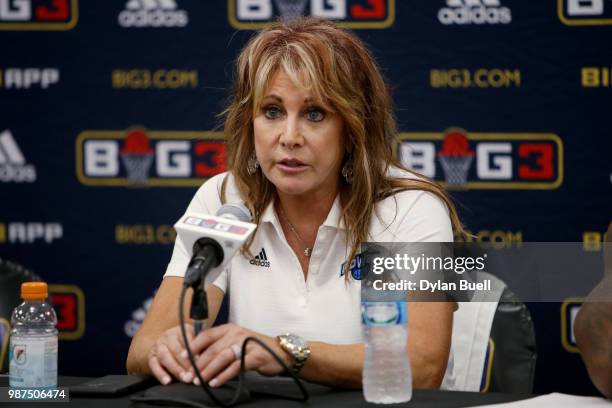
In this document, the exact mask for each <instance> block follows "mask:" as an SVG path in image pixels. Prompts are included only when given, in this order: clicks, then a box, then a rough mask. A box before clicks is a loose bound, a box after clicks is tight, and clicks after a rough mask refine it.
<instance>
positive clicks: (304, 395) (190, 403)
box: [132, 284, 309, 408]
mask: <svg viewBox="0 0 612 408" xmlns="http://www.w3.org/2000/svg"><path fill="white" fill-rule="evenodd" d="M188 288H189V286H188V285H186V284H183V287H182V289H181V294H180V299H179V324H180V328H181V336H182V338H183V343H184V345H185V349H186V350H187V356H188V357H189V363H190V364H191V367H192V368H193V370H194V372H195V374H196V376H197V377H198V379H199V380H200V386H201V387H202V389H204V392H206V394H207V395H208V397H209V398H210V399H211V400H212V401H213V402H214V403H215V404H217V405H220V406H222V407H224V408H228V407H231V406H233V405H235V404H236V403H237V402H238V400H239V399H240V396H241V395H242V392H243V389H244V384H245V380H244V374H245V369H244V367H245V357H246V346H247V344H248V343H249V341H253V342H255V343H257V344H259V345H260V346H262V347H263V348H264V350H266V351H267V352H268V353H270V354H271V355H272V357H274V359H275V360H276V361H277V362H278V363H279V364H280V365H281V366H282V367H283V368H284V369H285V372H287V373H288V374H289V375H290V376H291V378H292V379H293V381H294V382H295V384H296V385H297V386H298V388H299V389H300V391H301V392H302V397H301V398H299V397H292V396H284V395H277V394H271V393H260V394H262V395H269V396H275V397H282V398H285V399H290V400H293V401H308V398H309V395H308V391H307V390H306V388H305V387H304V384H302V381H300V379H299V378H298V377H297V375H295V373H294V372H293V370H292V369H290V368H289V367H288V366H287V364H285V362H284V361H283V360H282V359H281V358H280V357H279V356H278V355H277V354H276V353H275V352H274V351H273V350H272V349H271V348H270V347H269V346H268V345H267V344H265V343H264V342H263V341H262V340H260V339H258V338H257V337H247V338H246V339H244V341H243V342H242V348H241V354H240V373H239V374H238V388H237V389H236V393H235V394H234V396H233V397H232V399H231V400H230V401H229V402H224V401H221V400H220V399H218V398H217V397H216V396H215V395H214V393H213V392H212V390H211V388H210V386H209V385H208V383H207V382H206V381H204V379H203V378H202V375H201V374H200V370H198V366H197V365H196V362H195V358H194V356H193V353H192V352H191V348H190V347H189V341H188V339H187V332H186V330H185V312H184V311H183V303H185V295H186V293H187V289H188ZM132 401H134V402H148V403H174V404H183V405H186V406H191V407H195V408H208V405H204V404H200V403H199V402H195V401H189V400H185V399H178V398H165V397H134V398H132Z"/></svg>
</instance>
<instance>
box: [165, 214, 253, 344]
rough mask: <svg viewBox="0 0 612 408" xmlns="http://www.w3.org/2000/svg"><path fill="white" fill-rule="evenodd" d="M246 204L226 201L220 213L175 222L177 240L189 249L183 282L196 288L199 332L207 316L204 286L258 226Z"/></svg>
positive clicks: (194, 309) (193, 314) (194, 306)
mask: <svg viewBox="0 0 612 408" xmlns="http://www.w3.org/2000/svg"><path fill="white" fill-rule="evenodd" d="M250 221H251V212H250V211H249V209H248V208H246V207H245V206H244V204H225V205H223V206H221V208H220V209H219V210H218V211H217V214H216V215H214V216H212V215H207V214H201V213H197V212H188V213H186V214H185V215H184V216H183V217H182V218H181V219H180V220H179V221H178V222H177V223H176V224H175V225H174V228H175V230H176V233H177V239H181V240H182V241H183V243H184V245H185V248H186V249H187V250H188V251H190V253H189V255H191V260H190V261H189V265H188V267H187V271H186V272H185V278H184V280H183V285H184V286H186V287H192V288H193V289H194V293H193V298H192V301H191V315H190V317H191V318H192V319H193V321H194V328H195V329H196V335H197V334H198V333H199V332H200V331H201V329H202V325H203V322H204V321H205V320H206V319H207V318H208V305H207V303H208V302H207V299H206V292H205V290H204V289H205V288H206V286H207V285H208V284H210V283H212V282H213V281H214V280H215V279H217V277H218V276H219V275H220V274H221V272H222V271H223V269H225V267H226V266H227V264H228V263H229V262H230V261H231V259H232V258H233V257H234V255H235V254H236V252H237V251H238V249H239V248H240V247H241V246H242V245H243V244H244V243H245V241H246V240H247V239H248V238H249V236H250V235H251V234H252V233H253V231H255V228H256V227H257V226H256V225H255V224H253V223H251V222H250Z"/></svg>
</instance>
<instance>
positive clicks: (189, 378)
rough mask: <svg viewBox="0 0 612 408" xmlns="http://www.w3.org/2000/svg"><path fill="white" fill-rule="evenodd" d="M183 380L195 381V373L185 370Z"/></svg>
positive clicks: (182, 375) (187, 381)
mask: <svg viewBox="0 0 612 408" xmlns="http://www.w3.org/2000/svg"><path fill="white" fill-rule="evenodd" d="M181 380H183V382H186V383H190V382H191V381H193V375H191V373H188V372H183V374H181Z"/></svg>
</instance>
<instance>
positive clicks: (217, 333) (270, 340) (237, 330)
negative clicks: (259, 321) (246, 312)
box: [189, 323, 291, 387]
mask: <svg viewBox="0 0 612 408" xmlns="http://www.w3.org/2000/svg"><path fill="white" fill-rule="evenodd" d="M247 337H257V338H258V339H260V340H262V341H263V342H264V343H266V345H267V346H268V347H270V348H271V349H272V350H273V351H274V352H275V353H276V354H277V355H278V356H279V357H280V358H281V359H283V361H285V363H287V365H288V366H289V367H291V357H290V356H289V354H287V353H286V352H285V351H284V350H283V349H282V348H281V347H280V345H279V344H278V341H277V340H276V338H274V337H269V336H264V335H262V334H259V333H255V332H253V331H251V330H248V329H245V328H243V327H240V326H238V325H235V324H231V323H230V324H224V325H222V326H217V327H213V328H210V329H207V330H205V331H204V332H202V333H200V334H199V335H198V336H197V337H196V338H195V339H194V341H193V342H190V343H191V351H192V353H194V354H199V353H201V354H200V356H199V358H197V367H198V370H199V371H200V373H201V375H202V378H203V379H204V380H205V381H207V382H208V384H209V385H210V386H211V387H220V386H222V385H223V384H225V383H226V382H227V381H228V380H230V379H232V378H234V377H236V376H237V375H238V373H239V372H240V359H239V358H238V356H237V355H236V354H235V353H234V350H232V348H233V349H235V350H238V349H239V348H242V343H243V342H244V339H246V338H247ZM245 370H256V371H257V372H259V373H260V374H263V375H266V376H274V375H279V374H281V373H282V372H283V371H284V368H283V367H282V366H281V365H280V364H279V363H278V362H277V361H276V359H275V358H274V357H273V356H272V355H271V354H270V353H268V351H266V350H265V349H264V348H263V347H261V346H260V345H259V344H257V343H255V342H249V343H248V344H247V347H246V356H245ZM189 374H190V375H191V377H192V378H195V380H194V383H195V384H199V380H198V379H197V377H196V376H195V373H194V372H193V371H191V370H190V371H189Z"/></svg>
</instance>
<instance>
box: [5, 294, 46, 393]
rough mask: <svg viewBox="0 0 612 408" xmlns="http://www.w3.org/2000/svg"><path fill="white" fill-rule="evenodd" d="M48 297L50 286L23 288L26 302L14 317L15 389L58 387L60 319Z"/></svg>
mask: <svg viewBox="0 0 612 408" xmlns="http://www.w3.org/2000/svg"><path fill="white" fill-rule="evenodd" d="M47 296H48V290H47V284H46V283H43V282H26V283H23V284H22V285H21V298H22V299H23V303H22V304H20V305H19V306H17V307H16V308H15V310H13V316H12V318H11V344H10V349H9V350H10V351H9V361H10V363H9V384H10V386H11V387H14V388H56V387H57V329H56V328H55V326H56V324H57V316H56V315H55V310H53V307H52V306H51V305H50V304H49V303H47V301H46V299H47Z"/></svg>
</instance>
